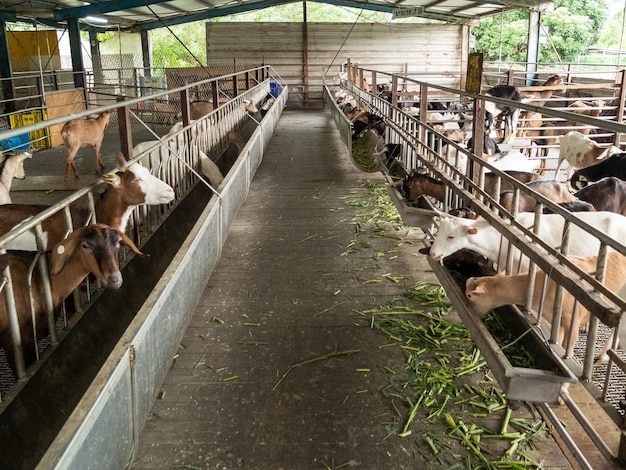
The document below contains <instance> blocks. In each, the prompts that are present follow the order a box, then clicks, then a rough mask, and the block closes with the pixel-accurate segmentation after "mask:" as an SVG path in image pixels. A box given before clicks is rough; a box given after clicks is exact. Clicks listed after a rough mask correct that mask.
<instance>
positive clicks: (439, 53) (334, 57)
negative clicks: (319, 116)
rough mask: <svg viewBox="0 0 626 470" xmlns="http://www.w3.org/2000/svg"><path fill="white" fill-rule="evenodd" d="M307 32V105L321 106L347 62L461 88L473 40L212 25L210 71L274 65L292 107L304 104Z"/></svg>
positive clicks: (427, 33)
mask: <svg viewBox="0 0 626 470" xmlns="http://www.w3.org/2000/svg"><path fill="white" fill-rule="evenodd" d="M353 26H354V28H353ZM304 27H306V28H307V31H306V36H307V44H308V47H307V56H308V73H309V79H308V84H309V87H308V96H307V98H308V99H312V100H318V99H319V100H321V96H322V85H323V84H324V83H326V84H335V83H337V78H338V74H339V72H340V66H341V65H342V64H346V62H347V61H348V60H350V61H351V62H352V63H353V64H359V65H360V66H362V67H365V68H370V69H377V70H381V71H386V72H396V73H408V74H410V75H412V76H415V78H417V79H421V80H424V81H430V82H434V83H438V84H441V85H445V86H452V87H459V86H460V85H461V83H462V80H463V78H462V75H463V74H464V73H465V67H466V62H467V55H468V37H469V29H468V27H467V26H462V25H447V24H378V23H357V24H356V25H353V24H351V23H306V24H304V23H210V22H209V23H207V24H206V43H207V57H208V66H209V67H217V66H227V65H231V66H232V63H233V60H234V58H236V59H237V60H238V61H239V62H245V63H250V64H256V65H260V64H269V65H272V66H273V67H274V68H275V70H276V72H277V73H278V75H280V77H281V78H282V79H283V80H284V81H285V82H286V83H287V84H288V85H289V86H290V93H289V99H290V101H292V100H303V99H304V96H305V93H304V92H305V89H304V77H303V71H304V63H303V61H304V52H303V51H304V40H303V37H304V29H303V28H304Z"/></svg>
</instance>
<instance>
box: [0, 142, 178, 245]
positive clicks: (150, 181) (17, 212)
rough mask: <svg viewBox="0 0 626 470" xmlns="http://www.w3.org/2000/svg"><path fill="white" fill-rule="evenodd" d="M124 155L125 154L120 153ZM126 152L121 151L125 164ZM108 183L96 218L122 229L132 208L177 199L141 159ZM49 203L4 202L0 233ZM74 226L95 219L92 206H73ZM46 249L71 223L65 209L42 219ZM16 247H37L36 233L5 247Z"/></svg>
mask: <svg viewBox="0 0 626 470" xmlns="http://www.w3.org/2000/svg"><path fill="white" fill-rule="evenodd" d="M120 155H121V154H120ZM122 160H123V156H122V157H120V156H119V155H118V165H120V166H121V163H122ZM104 180H105V181H106V182H107V183H108V185H107V187H106V190H105V191H104V192H103V193H102V195H101V196H100V200H99V201H97V203H96V219H97V221H98V222H100V223H104V224H106V225H109V226H111V227H112V228H114V229H117V230H119V231H121V232H125V231H126V226H127V224H128V219H129V218H130V214H131V212H132V210H133V209H134V208H135V207H136V206H138V205H140V204H146V205H158V204H167V203H169V202H171V201H173V200H174V197H175V195H174V190H173V189H172V188H171V187H170V186H169V185H168V184H166V183H164V182H163V181H161V180H160V179H158V178H157V177H155V176H152V175H151V174H150V172H149V171H148V169H147V168H145V167H143V166H141V165H140V164H139V163H133V164H131V165H130V166H128V167H127V168H125V169H123V168H120V169H118V170H117V171H116V172H115V173H110V174H108V175H106V176H105V178H104ZM48 208H49V206H45V205H37V204H11V205H5V206H0V235H4V234H6V233H8V232H9V231H11V230H13V229H15V228H16V227H17V226H18V225H19V224H20V223H21V222H23V221H24V220H27V219H29V218H31V217H34V216H36V215H37V214H39V213H40V212H42V211H44V210H46V209H48ZM71 215H72V224H73V226H75V227H77V226H81V225H86V224H88V223H90V222H91V215H90V213H89V211H88V210H86V209H83V208H78V207H72V209H71ZM41 225H42V231H43V235H44V249H45V250H49V249H51V248H52V246H54V245H55V244H57V243H60V242H61V241H62V240H63V238H64V237H65V235H66V232H67V226H66V222H65V215H64V213H63V211H59V212H56V213H54V214H52V215H51V216H50V217H48V218H46V219H45V220H44V221H43V222H42V224H41ZM5 248H7V249H12V250H27V251H35V250H37V245H36V242H35V238H34V235H33V234H32V233H31V232H27V233H25V234H23V235H22V236H19V237H17V238H16V239H14V240H13V241H11V242H9V244H8V245H7V246H6V247H5Z"/></svg>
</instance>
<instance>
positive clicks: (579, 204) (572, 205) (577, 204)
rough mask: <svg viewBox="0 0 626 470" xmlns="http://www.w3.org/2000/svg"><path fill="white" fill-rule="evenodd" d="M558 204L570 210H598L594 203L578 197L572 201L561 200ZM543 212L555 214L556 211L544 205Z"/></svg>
mask: <svg viewBox="0 0 626 470" xmlns="http://www.w3.org/2000/svg"><path fill="white" fill-rule="evenodd" d="M558 204H559V206H561V207H562V208H563V209H565V210H568V211H570V212H597V209H596V208H595V207H594V206H593V204H590V203H588V202H585V201H580V200H578V199H577V200H575V201H570V202H559V203H558ZM602 210H605V209H602ZM543 213H544V214H554V213H555V212H554V211H553V210H552V209H550V208H549V207H544V208H543Z"/></svg>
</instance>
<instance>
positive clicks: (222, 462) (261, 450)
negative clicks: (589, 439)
mask: <svg viewBox="0 0 626 470" xmlns="http://www.w3.org/2000/svg"><path fill="white" fill-rule="evenodd" d="M365 180H375V181H379V182H380V181H382V177H381V175H380V174H368V173H363V172H360V171H359V170H357V169H356V168H355V167H354V166H353V165H352V163H351V161H350V159H349V156H348V154H347V152H346V150H345V146H344V145H343V143H342V142H341V140H340V138H339V135H338V132H337V130H336V128H335V126H334V123H333V121H332V119H331V117H330V114H329V113H328V112H327V111H320V110H315V111H301V110H298V111H293V110H286V111H285V112H284V113H283V116H282V117H281V119H280V121H279V123H278V127H277V129H276V132H275V134H274V137H273V139H272V140H271V142H270V144H269V147H268V149H267V151H266V153H265V157H264V160H263V163H262V164H261V166H260V168H259V169H258V171H257V174H256V176H255V179H254V181H253V182H252V187H251V190H250V194H249V196H248V198H247V200H246V201H245V203H244V205H243V206H242V208H241V210H240V212H239V214H238V216H237V218H236V220H235V221H234V223H233V226H232V228H231V230H230V234H229V235H228V239H227V240H226V244H225V246H224V250H223V254H222V257H221V260H220V262H219V264H218V266H217V268H216V270H215V271H214V273H213V275H212V276H211V278H210V280H209V281H208V284H207V286H206V288H205V290H204V293H203V295H202V299H201V301H200V304H199V305H198V307H197V309H196V312H195V315H194V317H193V319H192V320H191V323H190V325H189V328H188V330H187V331H186V333H185V336H184V338H183V340H182V342H181V345H180V348H179V351H178V354H177V355H176V357H175V358H173V360H172V368H171V370H170V372H169V374H168V376H167V378H166V380H165V383H164V384H163V386H162V392H161V394H160V397H159V399H158V400H157V401H156V403H155V404H154V407H153V410H152V413H151V416H150V418H149V420H148V422H147V423H146V424H145V427H144V428H143V430H142V432H141V434H140V436H139V447H138V450H137V454H136V456H135V461H134V466H133V468H134V469H136V470H145V469H172V468H188V469H230V468H245V469H329V468H359V469H372V470H381V469H409V468H411V469H419V468H428V467H430V468H438V467H437V466H436V465H432V466H431V465H428V464H427V463H426V462H425V458H424V457H423V455H422V454H421V453H420V452H418V451H417V450H416V447H415V445H414V443H413V440H412V439H403V438H400V437H398V436H397V435H394V436H391V437H389V438H387V439H385V436H386V434H387V432H388V430H387V429H386V428H385V425H384V423H387V422H391V421H393V420H394V419H395V418H394V417H395V413H394V410H393V407H392V406H391V405H390V403H389V400H388V399H387V398H385V397H384V396H383V395H382V393H381V392H380V391H379V389H380V387H381V386H383V385H384V384H385V383H387V382H388V381H389V378H388V374H386V373H385V372H384V371H383V367H384V366H387V367H389V368H394V369H395V370H401V369H402V368H403V367H404V362H405V358H404V355H403V354H402V352H401V350H400V349H399V348H388V347H383V346H385V345H388V343H389V339H388V338H387V337H385V336H384V335H381V334H380V333H378V332H376V331H374V330H373V329H371V328H369V321H368V318H367V317H363V316H362V315H359V314H358V313H356V311H359V310H361V311H362V310H367V309H371V308H377V307H379V306H381V305H385V304H386V303H387V302H389V301H391V300H392V299H394V298H396V297H399V296H401V294H402V293H403V292H404V291H405V290H406V289H407V287H409V286H411V285H413V284H415V283H416V282H418V281H420V280H423V281H427V282H430V281H433V282H435V281H436V278H435V276H434V275H433V273H432V272H431V271H430V270H429V268H428V264H427V263H426V261H425V259H424V258H423V256H422V255H419V254H418V253H417V250H418V248H420V247H421V246H422V245H421V239H422V237H423V234H422V232H421V230H419V229H410V228H407V227H401V229H398V231H397V232H396V233H395V234H394V236H393V237H390V236H380V237H371V238H368V239H367V240H364V239H362V238H359V236H360V233H359V230H361V229H362V227H360V226H359V225H358V224H355V223H354V220H353V219H354V217H355V213H356V212H357V210H358V204H357V203H355V201H357V200H363V198H367V194H368V189H367V188H366V187H365V185H364V181H365ZM358 198H361V199H358ZM385 275H387V277H386V276H385ZM389 275H392V276H394V277H395V281H397V282H394V280H392V279H391V278H390V277H389ZM353 350H358V352H355V353H352V354H349V355H345V356H343V357H339V358H334V359H329V360H323V361H322V360H320V361H313V362H310V363H307V364H303V365H302V366H299V367H295V368H293V369H291V370H290V367H292V366H294V365H296V364H299V363H302V362H303V361H307V360H310V359H312V358H315V357H320V356H323V355H327V354H330V353H333V352H344V351H353ZM368 369H369V371H368ZM287 372H289V373H288V374H287V375H285V376H284V379H283V380H282V381H281V380H280V379H281V376H283V374H285V373H287ZM424 426H427V423H424ZM538 452H539V453H538V454H535V455H534V457H535V458H537V459H538V460H543V462H544V465H545V467H546V468H570V466H569V465H568V463H567V461H566V460H565V459H564V458H563V455H562V454H561V452H560V451H559V450H558V448H557V447H556V445H555V444H554V441H553V440H552V439H549V438H547V439H544V440H543V441H542V442H540V444H539V450H538Z"/></svg>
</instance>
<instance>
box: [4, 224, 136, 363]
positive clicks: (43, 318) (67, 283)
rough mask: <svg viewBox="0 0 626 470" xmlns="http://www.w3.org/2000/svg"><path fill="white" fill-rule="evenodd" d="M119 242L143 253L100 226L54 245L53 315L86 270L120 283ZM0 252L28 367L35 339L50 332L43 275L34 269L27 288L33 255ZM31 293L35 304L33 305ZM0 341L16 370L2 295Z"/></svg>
mask: <svg viewBox="0 0 626 470" xmlns="http://www.w3.org/2000/svg"><path fill="white" fill-rule="evenodd" d="M122 244H124V245H127V246H128V247H130V248H131V250H133V252H135V253H136V254H137V255H140V256H143V254H142V253H141V252H140V251H139V249H138V248H137V247H136V246H135V244H134V243H133V242H132V240H131V239H130V238H128V237H127V236H126V235H124V234H123V233H122V232H120V231H119V230H115V229H112V228H111V227H109V226H107V225H104V224H96V225H91V226H89V227H81V228H79V229H76V230H74V231H73V232H72V233H71V234H70V235H69V237H68V238H67V239H66V240H64V241H63V242H61V243H59V244H58V245H56V246H55V248H54V250H52V252H51V253H49V254H48V255H47V256H48V265H49V267H50V289H51V291H52V303H53V307H54V310H55V313H58V310H59V307H60V305H61V303H62V302H63V300H64V299H65V298H66V297H67V296H68V295H69V294H70V293H71V292H72V291H73V290H74V289H75V288H76V287H78V285H79V284H80V283H81V282H82V280H83V279H84V278H85V277H86V276H87V275H88V274H90V273H93V274H94V275H95V276H96V277H97V278H98V279H99V280H100V282H101V283H102V285H103V286H104V287H109V288H112V289H119V288H120V287H121V285H122V274H121V272H120V269H119V259H118V254H119V249H120V246H121V245H122ZM3 256H5V257H8V264H9V268H10V271H11V279H12V281H13V293H14V296H15V305H16V308H17V319H18V324H19V329H20V333H21V342H22V344H21V348H22V351H23V353H24V361H25V366H26V367H28V366H29V365H30V364H31V363H32V362H33V361H34V359H35V348H36V344H35V342H36V339H37V338H41V337H43V336H45V335H47V334H48V333H49V331H48V320H47V313H46V306H45V305H46V302H45V299H44V294H43V284H42V279H41V274H40V271H39V270H38V269H35V270H34V272H33V278H32V291H31V290H30V289H29V287H28V281H27V279H28V270H29V267H30V265H31V264H32V262H33V260H34V257H33V256H32V255H26V254H20V255H17V254H11V255H3ZM4 262H6V260H4ZM5 292H6V291H5ZM30 294H32V298H33V302H34V305H32V306H31V304H30V302H31V301H30ZM2 296H4V294H2ZM31 307H32V309H33V311H34V315H35V325H36V326H35V331H33V325H32V321H33V319H32V317H31ZM0 345H2V347H3V348H4V351H5V353H6V355H7V360H8V362H9V365H10V366H11V368H12V369H13V372H14V374H15V373H16V365H15V364H16V353H17V352H18V351H19V347H20V346H19V345H16V344H14V342H13V338H12V335H11V330H10V327H9V320H8V315H7V310H6V303H5V299H3V300H2V302H0ZM16 375H17V374H16Z"/></svg>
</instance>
